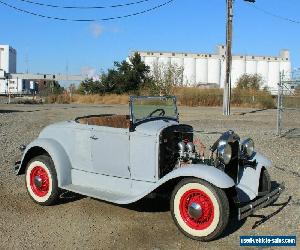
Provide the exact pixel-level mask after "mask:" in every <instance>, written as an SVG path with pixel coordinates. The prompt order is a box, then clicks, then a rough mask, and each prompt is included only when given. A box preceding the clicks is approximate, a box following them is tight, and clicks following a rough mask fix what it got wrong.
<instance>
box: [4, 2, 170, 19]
mask: <svg viewBox="0 0 300 250" xmlns="http://www.w3.org/2000/svg"><path fill="white" fill-rule="evenodd" d="M174 1H175V0H169V1H167V2H164V3H162V4H159V5H156V6H154V7H152V8H149V9H145V10H142V11H139V12H135V13H131V14H127V15H123V16H114V17H106V18H99V19H69V18H63V17H55V16H46V15H43V14H40V13H37V12H31V11H28V10H25V9H21V8H18V7H17V6H15V5H11V4H8V3H6V2H3V1H1V0H0V4H2V5H5V6H7V7H9V8H11V9H14V10H16V11H19V12H23V13H26V14H29V15H33V16H36V17H41V18H47V19H53V20H58V21H71V22H96V21H109V20H116V19H122V18H128V17H133V16H137V15H142V14H145V13H148V12H151V11H154V10H156V9H159V8H161V7H163V6H165V5H168V4H170V3H172V2H174Z"/></svg>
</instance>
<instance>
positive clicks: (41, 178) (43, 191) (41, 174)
mask: <svg viewBox="0 0 300 250" xmlns="http://www.w3.org/2000/svg"><path fill="white" fill-rule="evenodd" d="M30 187H31V190H32V192H33V193H34V194H35V195H37V196H39V197H43V196H45V195H47V194H48V192H49V177H48V173H47V171H46V170H45V169H44V168H43V167H41V166H36V167H34V168H33V169H32V170H31V172H30Z"/></svg>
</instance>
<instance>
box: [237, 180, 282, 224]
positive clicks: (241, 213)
mask: <svg viewBox="0 0 300 250" xmlns="http://www.w3.org/2000/svg"><path fill="white" fill-rule="evenodd" d="M284 189H285V186H284V183H282V184H280V185H279V187H278V188H276V189H275V190H273V191H272V192H270V193H268V194H266V195H265V196H263V197H261V198H259V199H257V200H255V201H253V202H250V203H248V204H247V205H245V206H243V207H240V208H238V220H242V219H244V218H246V217H248V216H249V215H251V214H253V213H254V212H255V211H257V210H259V209H261V208H263V207H266V206H267V205H269V204H271V203H272V202H274V201H275V200H277V199H278V197H279V195H280V194H281V193H282V192H283V191H284Z"/></svg>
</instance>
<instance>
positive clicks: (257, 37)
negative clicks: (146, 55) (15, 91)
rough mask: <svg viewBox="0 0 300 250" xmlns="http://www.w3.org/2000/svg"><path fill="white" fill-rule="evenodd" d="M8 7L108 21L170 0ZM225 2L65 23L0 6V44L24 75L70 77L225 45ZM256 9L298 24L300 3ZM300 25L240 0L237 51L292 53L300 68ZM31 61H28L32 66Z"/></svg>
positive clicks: (261, 2) (269, 0)
mask: <svg viewBox="0 0 300 250" xmlns="http://www.w3.org/2000/svg"><path fill="white" fill-rule="evenodd" d="M2 1H3V2H6V3H9V4H12V5H15V6H18V7H19V8H23V9H27V10H30V11H33V12H38V13H42V14H45V15H51V16H58V17H67V18H96V19H98V18H104V17H110V16H118V15H124V14H127V13H133V12H137V11H140V10H143V9H147V8H149V7H152V6H154V5H157V4H159V3H163V2H164V0H149V1H148V2H147V3H142V4H139V5H136V6H130V7H124V8H119V9H116V8H115V9H100V10H96V11H95V10H93V11H90V10H61V9H51V8H42V7H39V6H34V5H30V4H26V3H24V2H22V1H19V0H2ZM36 1H37V2H41V3H50V4H60V5H87V6H88V5H110V4H115V3H127V2H132V1H134V0H113V1H108V0H106V1H104V0H100V1H99V0H98V1H97V0H88V1H83V0H82V1H80V0H77V1H72V0H65V1H52V0H45V1H42V0H36ZM225 3H226V1H225V0H210V1H205V0H186V1H184V0H175V1H174V2H173V3H171V4H170V5H168V6H164V7H162V8H161V9H158V10H155V11H153V12H150V13H147V14H144V15H140V16H135V17H131V18H127V19H121V20H115V21H106V22H104V21H99V22H92V23H75V22H61V21H55V20H48V19H42V18H37V17H34V16H31V15H27V14H24V13H20V12H17V11H14V10H12V9H10V8H7V7H6V6H3V5H1V4H0V23H1V24H2V25H1V29H0V44H10V45H11V46H13V47H14V48H16V49H17V51H18V72H25V71H26V69H27V67H28V68H29V71H30V72H35V73H38V72H40V73H42V72H43V73H44V72H45V73H59V72H60V73H65V72H66V66H67V65H68V69H69V73H73V74H78V73H80V72H81V71H87V70H89V69H96V70H97V71H100V70H106V69H107V68H108V67H111V66H112V65H113V62H114V61H116V60H117V61H120V60H123V59H125V58H126V56H127V55H128V54H129V53H130V51H132V50H162V51H191V52H213V51H214V50H215V45H217V44H222V43H225V9H226V4H225ZM255 4H256V6H258V7H260V8H263V9H265V10H267V11H270V12H272V13H275V14H278V15H281V16H285V17H288V18H292V19H295V20H298V21H300V14H299V10H300V1H299V0H286V1H284V0H256V3H255ZM299 29H300V24H296V23H291V22H286V21H284V20H281V19H278V18H275V17H273V16H269V15H266V14H265V13H263V12H261V11H259V10H257V9H255V8H254V7H253V6H251V5H250V4H248V3H246V2H244V1H243V0H235V6H234V36H233V37H234V40H233V52H234V53H243V54H257V55H278V53H279V51H280V49H283V48H286V49H289V50H290V51H291V56H292V63H293V67H300V32H299ZM26 57H28V63H26Z"/></svg>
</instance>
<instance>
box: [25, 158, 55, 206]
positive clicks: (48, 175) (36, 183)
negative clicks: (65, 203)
mask: <svg viewBox="0 0 300 250" xmlns="http://www.w3.org/2000/svg"><path fill="white" fill-rule="evenodd" d="M25 185H26V189H27V191H28V194H29V196H30V197H31V198H32V199H33V201H35V202H36V203H38V204H40V205H52V204H54V203H55V202H56V201H57V199H58V196H59V188H58V184H57V176H56V171H55V167H54V164H53V162H52V159H51V158H50V157H49V156H47V155H39V156H37V157H35V158H33V159H32V160H31V161H30V162H29V163H28V164H27V167H26V171H25Z"/></svg>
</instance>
